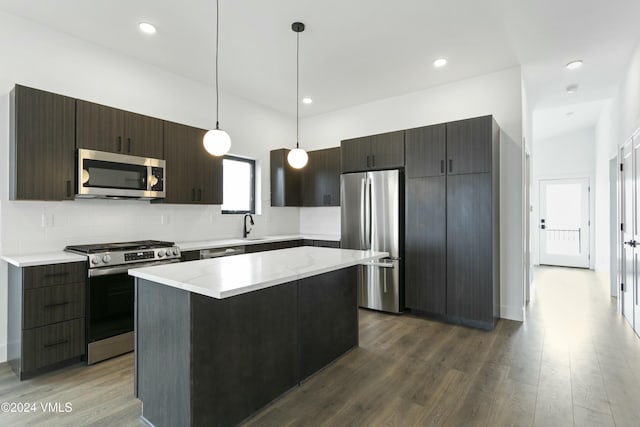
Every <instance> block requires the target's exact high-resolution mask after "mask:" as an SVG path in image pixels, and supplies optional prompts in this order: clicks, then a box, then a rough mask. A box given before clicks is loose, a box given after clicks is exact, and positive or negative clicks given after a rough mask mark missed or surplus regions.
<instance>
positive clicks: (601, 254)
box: [594, 100, 618, 272]
mask: <svg viewBox="0 0 640 427" xmlns="http://www.w3.org/2000/svg"><path fill="white" fill-rule="evenodd" d="M615 119H616V116H615V115H614V105H613V100H608V101H607V102H606V103H605V105H604V107H603V108H602V113H601V114H600V118H599V119H598V123H597V125H596V128H595V159H594V160H595V183H594V191H595V194H594V195H595V218H594V224H595V270H596V271H601V272H609V271H611V268H610V252H611V251H610V242H611V241H610V238H611V232H610V225H611V224H610V220H611V218H610V205H611V201H610V191H609V187H610V183H609V168H610V165H609V163H610V160H611V158H613V157H616V155H617V145H618V144H617V143H618V141H617V137H616V135H615V125H616V121H615ZM613 237H614V238H615V236H613Z"/></svg>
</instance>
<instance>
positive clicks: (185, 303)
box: [129, 246, 387, 426]
mask: <svg viewBox="0 0 640 427" xmlns="http://www.w3.org/2000/svg"><path fill="white" fill-rule="evenodd" d="M386 255H387V254H386V253H383V252H371V251H355V250H345V249H331V248H320V247H309V246H303V247H297V248H290V249H282V250H275V251H267V252H260V253H254V254H245V255H237V256H233V257H225V258H215V259H208V260H201V261H192V262H184V263H179V264H167V265H162V266H157V267H148V268H140V269H132V270H130V271H129V274H131V275H132V276H135V277H136V302H135V308H136V314H135V346H136V348H135V393H136V396H137V397H138V398H139V399H140V400H141V401H142V402H143V414H142V416H143V418H144V419H145V421H147V422H148V423H151V424H153V425H156V426H173V425H184V426H189V425H190V426H199V425H218V426H226V425H236V424H238V423H239V422H241V421H242V420H244V419H246V418H247V417H249V416H251V415H252V414H253V413H255V412H256V411H258V410H259V409H260V408H262V407H264V406H265V405H267V404H268V403H269V402H271V401H272V400H274V399H275V398H277V397H278V396H280V395H281V394H282V393H284V392H286V391H287V390H289V389H291V388H293V387H295V386H297V385H298V384H299V383H300V382H301V381H302V380H304V379H305V378H307V377H308V376H310V375H312V374H313V373H314V372H317V371H318V370H319V369H321V368H323V367H324V366H326V365H327V364H329V363H330V362H332V361H333V360H335V359H336V358H338V357H339V356H341V355H342V354H344V353H345V352H347V351H349V350H350V349H351V348H353V347H355V346H357V345H358V309H357V307H358V301H357V280H358V272H357V265H359V264H362V263H366V262H368V261H374V260H377V259H380V258H383V257H385V256H386Z"/></svg>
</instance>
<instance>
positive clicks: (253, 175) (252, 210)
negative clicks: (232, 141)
mask: <svg viewBox="0 0 640 427" xmlns="http://www.w3.org/2000/svg"><path fill="white" fill-rule="evenodd" d="M224 160H233V161H236V162H244V163H249V165H250V166H251V168H250V169H251V176H250V177H249V179H250V180H251V181H250V182H251V194H250V202H249V203H250V209H249V210H225V209H222V205H221V209H220V210H221V213H222V214H223V215H234V214H251V215H255V213H256V161H255V160H254V159H249V158H246V157H239V156H233V155H230V154H225V155H224V156H223V157H222V180H223V181H222V188H223V192H222V202H223V203H224Z"/></svg>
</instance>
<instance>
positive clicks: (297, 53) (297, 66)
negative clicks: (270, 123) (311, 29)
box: [296, 33, 300, 148]
mask: <svg viewBox="0 0 640 427" xmlns="http://www.w3.org/2000/svg"><path fill="white" fill-rule="evenodd" d="M299 98H300V33H296V148H300V144H299V140H300V100H299Z"/></svg>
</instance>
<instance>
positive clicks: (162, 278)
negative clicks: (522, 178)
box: [129, 246, 388, 299]
mask: <svg viewBox="0 0 640 427" xmlns="http://www.w3.org/2000/svg"><path fill="white" fill-rule="evenodd" d="M386 256H388V254H387V253H386V252H372V251H357V250H352V249H333V248H321V247H311V246H302V247H297V248H289V249H280V250H275V251H266V252H257V253H252V254H244V255H235V256H230V257H223V258H212V259H205V260H199V261H190V262H181V263H176V264H165V265H159V266H156V267H146V268H136V269H131V270H129V274H130V275H131V276H135V277H138V278H141V279H146V280H149V281H152V282H156V283H160V284H163V285H167V286H171V287H174V288H178V289H183V290H186V291H189V292H195V293H198V294H201V295H205V296H209V297H213V298H218V299H223V298H228V297H232V296H236V295H242V294H245V293H248V292H252V291H256V290H259V289H264V288H268V287H270V286H275V285H279V284H282V283H287V282H292V281H295V280H300V279H304V278H305V277H310V276H315V275H318V274H322V273H327V272H330V271H334V270H340V269H342V268H346V267H351V266H354V265H358V264H363V263H366V262H368V261H373V260H377V259H380V258H384V257H386Z"/></svg>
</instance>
